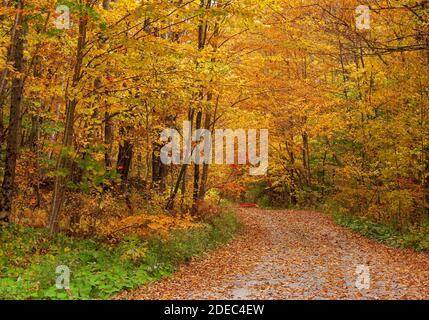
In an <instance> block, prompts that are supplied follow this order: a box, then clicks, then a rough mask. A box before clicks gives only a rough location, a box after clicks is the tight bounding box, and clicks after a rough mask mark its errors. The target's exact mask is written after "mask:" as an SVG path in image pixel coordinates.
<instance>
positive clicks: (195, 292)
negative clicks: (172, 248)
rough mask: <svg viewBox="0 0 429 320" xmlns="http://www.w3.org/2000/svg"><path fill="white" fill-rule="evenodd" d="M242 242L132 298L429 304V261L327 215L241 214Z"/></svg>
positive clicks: (253, 211)
mask: <svg viewBox="0 0 429 320" xmlns="http://www.w3.org/2000/svg"><path fill="white" fill-rule="evenodd" d="M239 215H240V218H241V220H242V221H243V222H244V224H245V230H244V231H243V233H242V234H241V235H240V236H238V237H237V238H236V239H235V240H233V241H232V242H230V243H229V244H227V245H225V246H223V247H222V248H220V249H219V250H217V251H215V252H212V253H210V254H208V255H207V256H205V257H203V258H202V259H198V260H195V261H192V262H191V263H189V264H188V265H185V266H183V267H182V268H181V269H180V270H179V271H178V272H177V273H176V274H175V275H174V276H173V277H171V278H166V279H163V280H162V281H160V282H157V283H154V284H150V285H147V286H144V287H142V288H140V289H138V290H136V291H132V292H128V293H124V294H122V295H121V296H120V298H124V299H398V298H401V299H417V298H424V299H429V255H428V254H423V253H421V254H420V253H416V252H414V251H412V250H399V249H394V248H389V247H387V246H385V245H383V244H380V243H378V242H375V241H371V240H368V239H366V238H364V237H362V236H360V235H357V234H356V233H354V232H352V231H350V230H348V229H346V228H343V227H340V226H338V225H336V224H335V223H334V222H333V221H332V220H331V218H330V217H328V216H327V215H325V214H322V213H315V212H303V211H284V210H283V211H271V210H260V209H246V210H241V211H240V213H239Z"/></svg>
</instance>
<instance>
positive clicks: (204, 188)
mask: <svg viewBox="0 0 429 320" xmlns="http://www.w3.org/2000/svg"><path fill="white" fill-rule="evenodd" d="M210 121H211V116H210V114H209V113H208V112H207V113H206V116H205V120H204V128H205V129H207V130H210V128H209V127H210ZM204 156H205V155H204ZM208 177H209V164H208V163H205V162H204V164H203V174H202V176H201V186H200V193H199V196H198V199H200V200H204V198H205V196H206V192H207V180H208Z"/></svg>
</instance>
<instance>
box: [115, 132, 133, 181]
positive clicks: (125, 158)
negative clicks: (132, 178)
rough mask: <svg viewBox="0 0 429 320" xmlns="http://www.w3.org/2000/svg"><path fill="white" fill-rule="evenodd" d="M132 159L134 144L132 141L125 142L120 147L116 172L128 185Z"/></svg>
mask: <svg viewBox="0 0 429 320" xmlns="http://www.w3.org/2000/svg"><path fill="white" fill-rule="evenodd" d="M132 159H133V144H132V143H131V141H130V140H124V142H123V143H121V145H120V146H119V152H118V161H117V162H116V170H117V171H118V173H119V174H120V175H121V180H122V182H123V183H127V181H128V178H129V174H130V169H131V161H132Z"/></svg>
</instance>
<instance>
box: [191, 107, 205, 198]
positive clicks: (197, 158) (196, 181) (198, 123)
mask: <svg viewBox="0 0 429 320" xmlns="http://www.w3.org/2000/svg"><path fill="white" fill-rule="evenodd" d="M202 117H203V112H202V111H198V113H197V118H196V120H195V130H199V129H201V121H202ZM200 157H201V155H200V154H195V164H194V192H193V197H192V198H193V202H194V204H195V203H196V201H197V200H198V195H199V194H198V192H199V190H200V187H199V184H200V165H199V164H198V162H199V161H200Z"/></svg>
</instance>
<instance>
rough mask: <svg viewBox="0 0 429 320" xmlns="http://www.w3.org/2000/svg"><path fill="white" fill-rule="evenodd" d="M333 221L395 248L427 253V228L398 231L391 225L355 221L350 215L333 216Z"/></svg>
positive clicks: (428, 234) (428, 237)
mask: <svg viewBox="0 0 429 320" xmlns="http://www.w3.org/2000/svg"><path fill="white" fill-rule="evenodd" d="M334 220H335V221H336V222H337V223H338V224H340V225H342V226H345V227H347V228H350V229H352V230H353V231H356V232H358V233H360V234H361V235H363V236H365V237H367V238H370V239H374V240H378V241H381V242H383V243H385V244H387V245H389V246H392V247H396V248H413V249H414V250H416V251H426V252H429V233H428V230H427V228H423V227H420V228H416V227H414V228H413V227H411V228H409V229H408V231H405V232H404V231H399V230H398V229H396V228H395V227H394V226H392V225H384V224H379V223H374V222H371V221H369V220H363V219H357V218H354V217H352V216H350V215H340V214H334Z"/></svg>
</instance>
